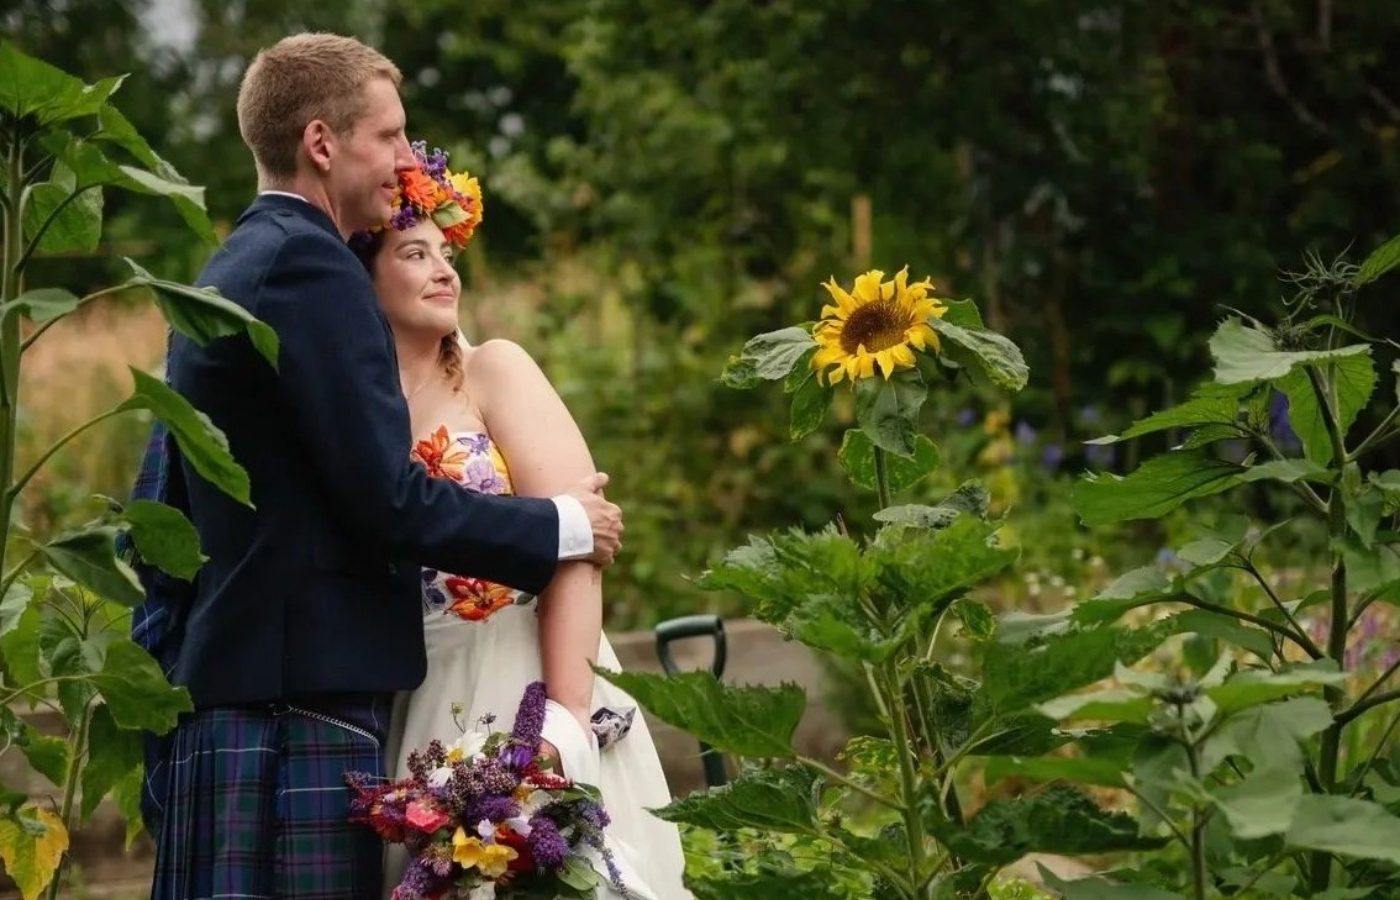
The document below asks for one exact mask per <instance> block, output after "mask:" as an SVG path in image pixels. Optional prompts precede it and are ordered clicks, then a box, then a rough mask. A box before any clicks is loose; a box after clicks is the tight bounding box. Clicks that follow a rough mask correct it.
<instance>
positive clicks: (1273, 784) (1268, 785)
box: [1206, 768, 1303, 841]
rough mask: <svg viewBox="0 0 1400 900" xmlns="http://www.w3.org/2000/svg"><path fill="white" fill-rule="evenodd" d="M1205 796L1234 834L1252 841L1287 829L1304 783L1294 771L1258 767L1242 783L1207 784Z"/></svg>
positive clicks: (1295, 810)
mask: <svg viewBox="0 0 1400 900" xmlns="http://www.w3.org/2000/svg"><path fill="white" fill-rule="evenodd" d="M1206 793H1207V794H1208V795H1209V796H1210V798H1211V800H1213V801H1214V802H1215V805H1216V806H1217V807H1219V809H1220V811H1221V812H1222V813H1224V814H1225V820H1226V821H1227V822H1229V823H1230V831H1231V833H1232V834H1234V836H1235V837H1236V838H1239V839H1240V840H1246V841H1253V840H1258V839H1260V838H1265V837H1269V836H1270V835H1274V834H1283V833H1284V832H1285V831H1287V830H1288V828H1289V826H1290V825H1291V824H1292V822H1293V817H1294V815H1295V814H1296V812H1297V810H1298V802H1299V801H1300V800H1302V798H1303V782H1302V779H1301V776H1300V774H1299V773H1298V772H1297V771H1294V770H1291V769H1283V770H1276V769H1269V768H1258V769H1255V770H1254V771H1252V772H1250V773H1249V776H1248V777H1246V778H1245V779H1244V780H1243V781H1238V782H1234V783H1232V784H1226V785H1222V786H1215V785H1208V786H1207V787H1206Z"/></svg>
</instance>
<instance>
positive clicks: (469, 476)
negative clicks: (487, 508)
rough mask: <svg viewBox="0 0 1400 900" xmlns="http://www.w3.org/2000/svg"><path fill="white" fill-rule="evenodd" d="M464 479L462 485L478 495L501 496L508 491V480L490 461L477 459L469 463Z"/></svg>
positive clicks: (464, 471) (463, 475) (464, 472)
mask: <svg viewBox="0 0 1400 900" xmlns="http://www.w3.org/2000/svg"><path fill="white" fill-rule="evenodd" d="M462 477H463V481H462V483H463V484H464V485H465V486H466V487H467V488H469V489H470V490H473V491H477V492H478V493H482V494H501V493H504V492H505V489H506V480H505V479H504V478H502V477H501V473H500V472H497V471H496V466H495V465H494V464H493V463H492V462H491V460H490V459H483V458H477V459H474V460H472V461H471V462H469V463H467V467H466V469H465V470H463V473H462Z"/></svg>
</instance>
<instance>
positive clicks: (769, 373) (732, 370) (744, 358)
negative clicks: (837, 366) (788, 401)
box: [720, 325, 814, 388]
mask: <svg viewBox="0 0 1400 900" xmlns="http://www.w3.org/2000/svg"><path fill="white" fill-rule="evenodd" d="M813 343H814V342H813V339H812V332H811V331H809V330H808V329H806V328H801V327H799V326H795V325H794V326H792V327H789V328H782V329H779V330H778V331H770V332H768V333H766V334H760V335H758V336H756V337H752V338H749V340H748V343H746V344H744V349H743V350H742V351H741V352H740V354H739V355H738V356H735V357H731V358H730V360H729V363H728V364H727V365H726V366H725V367H724V374H723V375H721V376H720V378H721V380H722V381H723V382H724V383H725V384H727V385H729V386H730V387H736V388H751V387H753V386H755V385H756V384H758V382H759V381H778V380H780V379H783V378H786V377H787V376H788V374H789V373H790V372H792V370H793V368H794V367H796V365H797V364H798V363H799V362H800V361H801V360H802V359H803V358H804V357H805V356H806V355H807V353H808V351H810V350H811V349H812V345H813Z"/></svg>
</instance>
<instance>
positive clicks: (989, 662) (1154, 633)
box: [978, 623, 1171, 714]
mask: <svg viewBox="0 0 1400 900" xmlns="http://www.w3.org/2000/svg"><path fill="white" fill-rule="evenodd" d="M1170 633H1171V632H1170V625H1169V623H1159V624H1157V625H1153V626H1150V627H1147V628H1142V629H1137V630H1126V629H1119V628H1092V629H1085V630H1082V631H1070V632H1067V633H1064V634H1054V635H1050V636H1048V637H1045V638H1042V639H1040V640H1039V641H1036V642H1033V643H1027V644H1010V643H1000V642H998V643H994V644H991V645H990V646H988V647H987V650H986V657H985V661H984V663H983V679H982V692H981V694H979V695H978V702H979V703H980V704H983V705H984V708H990V709H991V710H995V711H997V712H1000V713H1003V714H1005V713H1010V712H1016V711H1018V710H1021V709H1025V708H1027V707H1029V706H1032V705H1034V704H1036V703H1040V702H1042V701H1045V700H1049V699H1051V698H1053V697H1060V696H1063V695H1065V694H1068V693H1070V692H1073V691H1075V690H1078V689H1079V688H1083V687H1087V686H1088V685H1091V684H1093V683H1094V682H1096V681H1099V680H1100V679H1103V678H1107V677H1108V676H1109V675H1111V674H1113V671H1114V667H1115V666H1116V665H1117V664H1118V663H1123V664H1125V665H1126V664H1131V663H1134V662H1136V661H1137V660H1139V659H1141V658H1142V657H1143V656H1145V655H1146V654H1147V653H1149V652H1151V651H1152V650H1153V649H1155V648H1156V647H1157V646H1158V645H1159V644H1161V642H1162V641H1163V639H1164V638H1165V637H1166V636H1167V635H1168V634H1170Z"/></svg>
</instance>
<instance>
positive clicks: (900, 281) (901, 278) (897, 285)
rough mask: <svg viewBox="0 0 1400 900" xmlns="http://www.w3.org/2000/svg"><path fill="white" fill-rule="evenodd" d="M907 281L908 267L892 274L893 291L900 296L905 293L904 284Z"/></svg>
mask: <svg viewBox="0 0 1400 900" xmlns="http://www.w3.org/2000/svg"><path fill="white" fill-rule="evenodd" d="M908 281H909V267H908V266H905V267H904V268H902V269H900V270H899V271H898V272H896V273H895V274H894V289H895V290H896V291H898V292H899V293H900V294H901V295H903V293H904V292H905V290H906V289H907V288H906V283H907V282H908Z"/></svg>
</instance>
